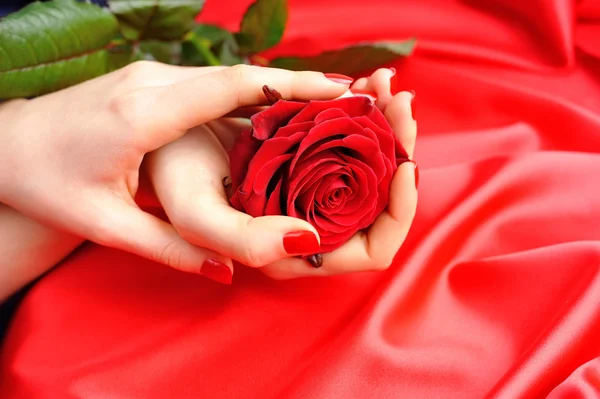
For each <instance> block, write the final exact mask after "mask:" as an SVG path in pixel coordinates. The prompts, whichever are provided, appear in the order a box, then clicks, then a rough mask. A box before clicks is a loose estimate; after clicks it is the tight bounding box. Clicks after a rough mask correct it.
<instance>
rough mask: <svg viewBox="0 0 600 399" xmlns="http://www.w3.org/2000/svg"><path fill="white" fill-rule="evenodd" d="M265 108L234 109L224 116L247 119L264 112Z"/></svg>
mask: <svg viewBox="0 0 600 399" xmlns="http://www.w3.org/2000/svg"><path fill="white" fill-rule="evenodd" d="M265 109H267V107H242V108H238V109H235V110H233V111H231V112H230V113H228V114H227V115H225V116H226V117H228V118H248V119H250V117H252V115H254V114H257V113H259V112H261V111H264V110H265Z"/></svg>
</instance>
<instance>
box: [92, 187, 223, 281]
mask: <svg viewBox="0 0 600 399" xmlns="http://www.w3.org/2000/svg"><path fill="white" fill-rule="evenodd" d="M110 201H111V202H112V206H111V207H110V212H109V213H107V214H106V215H104V217H103V218H102V220H103V222H102V224H103V228H102V229H101V233H100V235H99V236H98V237H95V239H94V241H96V242H97V243H99V244H101V245H105V246H108V247H112V248H117V249H121V250H123V251H127V252H131V253H133V254H136V255H139V256H141V257H144V258H147V259H150V260H152V261H155V262H159V263H163V264H165V265H168V266H171V267H173V268H174V269H177V270H181V271H184V272H189V273H199V274H202V275H204V276H206V277H208V278H210V279H212V280H215V281H218V282H220V283H224V284H231V279H232V276H233V265H232V262H231V259H228V258H226V257H224V256H222V255H220V254H218V253H216V252H214V251H211V250H208V249H205V248H200V247H197V246H195V245H192V244H190V243H189V242H187V241H185V240H184V239H183V238H182V237H181V236H180V235H179V234H178V233H177V231H176V230H175V229H174V228H173V226H171V225H170V224H168V223H166V222H164V221H162V220H160V219H158V218H157V217H154V216H152V215H150V214H148V213H145V212H143V211H142V210H141V209H139V208H138V207H137V206H135V204H129V203H125V202H122V201H120V200H112V199H111V200H110Z"/></svg>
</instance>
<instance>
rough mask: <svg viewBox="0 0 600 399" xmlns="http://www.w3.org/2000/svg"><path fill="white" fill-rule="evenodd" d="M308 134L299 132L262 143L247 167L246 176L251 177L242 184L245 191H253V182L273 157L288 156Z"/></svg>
mask: <svg viewBox="0 0 600 399" xmlns="http://www.w3.org/2000/svg"><path fill="white" fill-rule="evenodd" d="M307 134H308V133H307V132H297V133H296V134H294V135H292V136H290V137H278V138H273V139H271V140H267V141H265V142H260V143H262V145H261V147H260V148H259V150H258V151H257V152H256V154H254V158H252V160H251V161H250V163H249V164H248V165H247V174H246V176H249V178H247V179H246V180H245V181H244V182H243V184H242V186H243V191H249V190H251V187H252V186H253V184H254V183H253V181H254V179H255V178H256V175H257V174H258V171H259V170H260V169H261V168H262V167H263V166H264V165H265V164H266V163H267V162H269V161H270V160H272V159H273V157H276V156H278V155H283V154H286V153H287V152H288V151H289V150H290V149H291V148H292V147H294V146H295V145H297V144H298V143H299V142H301V141H302V139H303V138H304V137H306V135H307Z"/></svg>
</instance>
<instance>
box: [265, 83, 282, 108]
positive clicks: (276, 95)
mask: <svg viewBox="0 0 600 399" xmlns="http://www.w3.org/2000/svg"><path fill="white" fill-rule="evenodd" d="M262 91H263V93H264V95H265V97H267V101H268V102H269V104H271V105H273V104H275V103H276V102H277V101H279V100H282V99H283V97H282V96H281V93H280V92H278V91H277V90H275V89H274V88H272V87H271V86H267V85H264V86H263V87H262Z"/></svg>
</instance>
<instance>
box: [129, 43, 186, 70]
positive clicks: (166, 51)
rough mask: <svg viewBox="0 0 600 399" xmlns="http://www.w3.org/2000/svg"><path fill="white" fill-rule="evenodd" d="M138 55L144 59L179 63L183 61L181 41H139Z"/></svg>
mask: <svg viewBox="0 0 600 399" xmlns="http://www.w3.org/2000/svg"><path fill="white" fill-rule="evenodd" d="M136 55H137V57H138V59H142V60H148V61H159V62H163V63H165V64H171V65H178V64H179V63H180V61H181V43H180V42H161V41H158V40H148V41H143V42H140V43H139V46H138V48H137V52H136Z"/></svg>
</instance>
